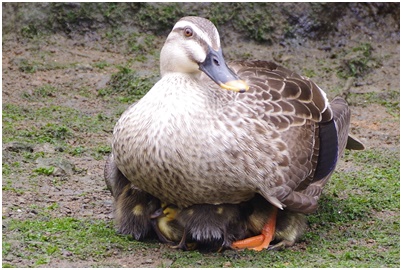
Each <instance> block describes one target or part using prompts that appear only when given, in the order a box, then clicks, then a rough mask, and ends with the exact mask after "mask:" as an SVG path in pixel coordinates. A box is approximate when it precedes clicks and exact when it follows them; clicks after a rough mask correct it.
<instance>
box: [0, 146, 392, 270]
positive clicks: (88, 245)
mask: <svg viewBox="0 0 402 270" xmlns="http://www.w3.org/2000/svg"><path fill="white" fill-rule="evenodd" d="M344 160H345V161H346V162H354V163H356V165H357V167H359V166H360V167H361V168H364V170H355V171H352V172H350V171H349V172H346V171H339V172H336V173H335V174H334V175H333V177H332V179H331V181H330V182H329V184H328V186H327V187H326V189H325V192H324V195H323V197H322V198H321V200H320V208H319V210H318V212H317V213H316V214H313V215H310V216H308V221H309V229H308V231H307V232H306V233H305V235H304V236H303V237H302V239H301V240H300V243H299V244H297V245H296V246H295V247H292V248H289V249H286V250H282V251H274V252H272V251H271V252H268V251H265V252H260V253H257V252H253V251H247V250H246V251H239V252H237V251H225V252H223V253H206V254H205V253H200V252H198V251H193V252H182V251H177V250H171V249H163V250H162V251H161V258H162V259H164V260H168V261H171V262H172V264H171V265H170V266H171V267H194V266H196V267H223V266H231V267H292V268H293V267H294V268H296V267H297V268H298V267H398V266H399V255H400V254H399V248H400V246H399V226H400V221H399V195H400V194H399V185H400V184H399V159H398V157H397V155H396V153H394V154H392V153H384V152H380V151H375V150H367V151H363V152H347V153H346V156H345V158H344ZM32 207H34V206H32ZM57 208H58V205H57V204H53V205H50V206H49V207H47V208H46V209H44V210H39V209H38V211H40V212H39V214H38V217H36V218H34V219H29V220H18V219H8V220H7V222H6V224H5V231H7V234H3V257H7V255H9V254H13V255H14V256H17V257H18V256H20V257H23V258H25V259H27V260H31V261H33V266H40V265H45V264H47V263H49V262H50V261H51V260H52V259H54V258H59V259H62V258H63V254H66V252H67V253H68V254H69V257H68V260H71V261H76V260H85V259H87V258H91V259H92V260H95V261H97V260H100V261H101V260H102V259H106V258H107V257H108V256H111V254H112V253H113V252H118V253H119V254H123V256H126V255H127V256H129V254H130V253H132V252H135V251H139V250H144V249H145V250H150V249H152V248H155V247H158V245H155V244H154V243H152V242H147V243H143V242H137V241H132V239H131V238H130V237H128V236H121V235H117V234H116V233H115V230H114V228H113V225H112V223H110V222H104V221H100V220H97V219H96V218H91V219H76V218H72V217H62V218H60V217H58V218H51V217H50V214H51V212H52V211H53V210H55V209H57ZM16 243H18V245H19V248H15V245H16ZM124 254H125V255H124ZM161 266H162V265H161Z"/></svg>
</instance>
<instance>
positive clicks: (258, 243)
mask: <svg viewBox="0 0 402 270" xmlns="http://www.w3.org/2000/svg"><path fill="white" fill-rule="evenodd" d="M277 212H278V209H277V208H275V210H274V211H273V213H272V214H271V216H270V217H269V218H268V220H267V222H266V223H265V225H264V227H263V229H262V231H261V234H260V235H257V236H253V237H250V238H246V239H243V240H239V241H236V242H233V243H232V248H233V249H244V248H247V249H251V250H256V251H261V250H263V249H267V248H268V247H269V244H270V243H271V241H272V240H273V239H274V235H275V226H276V213H277Z"/></svg>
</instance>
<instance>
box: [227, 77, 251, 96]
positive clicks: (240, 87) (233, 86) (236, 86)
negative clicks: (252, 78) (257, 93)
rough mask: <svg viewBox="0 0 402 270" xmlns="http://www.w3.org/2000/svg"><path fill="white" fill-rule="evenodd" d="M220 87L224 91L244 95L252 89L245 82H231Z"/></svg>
mask: <svg viewBox="0 0 402 270" xmlns="http://www.w3.org/2000/svg"><path fill="white" fill-rule="evenodd" d="M219 86H220V87H222V88H223V89H226V90H230V91H234V92H240V93H244V92H246V91H247V90H248V89H249V88H250V86H248V84H247V83H246V82H245V81H243V80H235V81H229V82H226V83H221V84H220V85H219Z"/></svg>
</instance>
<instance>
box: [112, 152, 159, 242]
mask: <svg viewBox="0 0 402 270" xmlns="http://www.w3.org/2000/svg"><path fill="white" fill-rule="evenodd" d="M105 181H106V185H107V187H108V189H109V190H110V192H111V193H112V196H113V197H114V208H115V211H114V215H115V222H116V225H117V230H118V232H119V233H121V234H126V235H132V236H133V238H134V239H136V240H140V239H144V238H145V237H147V236H149V235H150V234H152V226H151V215H152V213H154V212H155V211H156V210H157V209H158V208H159V207H160V201H159V200H158V199H157V198H155V197H153V196H151V195H150V194H147V193H146V192H143V191H142V190H140V189H138V188H136V187H135V186H133V184H132V183H131V182H130V181H128V180H127V178H126V177H125V176H124V175H123V174H122V173H121V172H120V171H119V170H118V169H117V167H116V165H115V164H114V162H113V156H112V155H111V156H109V158H108V159H107V161H106V165H105Z"/></svg>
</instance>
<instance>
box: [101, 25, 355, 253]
mask: <svg viewBox="0 0 402 270" xmlns="http://www.w3.org/2000/svg"><path fill="white" fill-rule="evenodd" d="M160 71H161V75H162V77H161V79H160V80H159V81H158V82H157V83H156V84H155V85H154V86H153V87H152V89H151V90H149V92H148V93H147V94H146V95H145V96H144V97H143V98H142V99H141V100H139V101H138V102H137V103H135V104H134V105H132V106H130V107H129V108H128V109H127V110H126V111H125V112H124V113H123V115H122V116H121V118H120V119H119V120H118V122H117V124H116V126H115V128H114V132H113V143H112V155H111V157H110V160H109V164H112V166H111V167H113V168H114V170H117V171H118V173H119V174H121V175H123V176H124V177H125V178H126V179H127V180H128V181H129V182H130V183H132V185H133V186H135V187H136V188H138V189H139V190H141V191H143V192H145V193H147V194H151V195H152V196H154V197H155V198H157V199H159V200H160V201H162V202H163V203H165V204H166V205H169V204H172V205H175V206H177V207H179V208H180V209H184V208H186V207H191V206H192V205H198V204H214V205H216V204H225V203H226V204H239V203H241V202H244V201H248V200H250V199H252V198H253V197H254V196H255V195H256V194H260V195H261V196H262V197H263V198H264V199H265V200H266V201H267V202H269V203H270V204H271V205H272V206H273V207H274V210H273V211H269V213H270V214H269V215H268V217H267V220H266V222H265V225H264V226H263V228H262V230H261V236H260V237H257V238H255V239H257V242H258V243H257V244H256V243H255V241H254V240H255V239H253V243H251V244H250V247H252V248H253V249H256V250H261V249H263V248H267V247H268V246H269V243H270V241H271V240H272V238H273V235H274V232H275V224H276V216H277V211H278V209H279V210H283V209H284V208H286V209H287V210H289V211H293V212H296V213H304V214H306V213H311V212H313V211H314V210H316V208H317V201H318V199H319V197H320V195H321V191H322V189H323V187H324V185H325V183H326V182H327V180H328V179H329V176H330V174H331V173H332V172H333V170H334V169H335V165H336V162H337V160H338V155H339V153H340V152H342V151H343V149H344V148H345V145H346V141H347V138H348V127H349V119H347V117H345V119H344V121H341V122H339V123H341V125H339V124H338V125H337V123H336V121H335V120H334V113H333V109H332V108H331V106H330V105H329V101H328V99H327V97H326V94H325V92H324V91H323V90H322V89H320V88H319V87H318V86H317V85H316V84H315V83H314V82H312V81H311V80H310V79H308V78H305V77H302V76H300V75H298V74H296V73H294V72H292V71H290V70H288V69H286V68H283V67H281V66H278V65H277V64H275V63H272V62H266V61H245V62H232V63H228V64H227V63H226V62H225V60H224V58H223V53H222V49H221V44H220V38H219V34H218V31H217V29H216V27H215V26H214V25H213V24H212V23H211V22H210V21H209V20H207V19H204V18H200V17H184V18H182V19H180V20H179V21H178V22H177V23H176V25H175V26H174V27H173V30H172V31H171V33H170V34H169V36H168V37H167V40H166V42H165V44H164V46H163V48H162V51H161V55H160ZM346 109H347V105H346ZM342 115H343V114H342ZM345 115H346V114H345ZM342 117H343V116H342ZM114 174H117V172H116V173H110V175H114ZM246 242H247V241H246ZM247 243H248V242H247ZM241 244H242V245H241V247H247V246H244V245H243V244H244V242H241ZM233 246H234V247H236V243H234V245H233Z"/></svg>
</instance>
